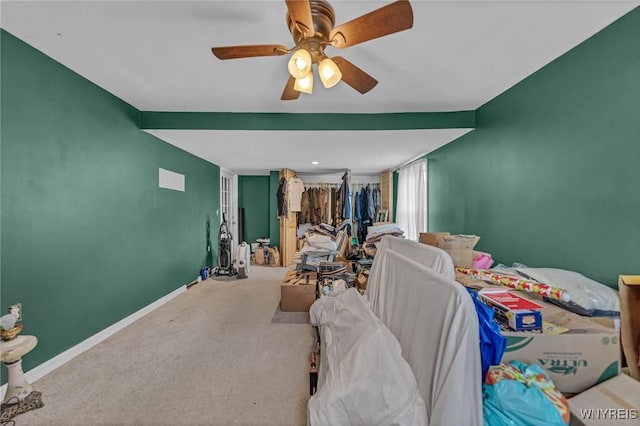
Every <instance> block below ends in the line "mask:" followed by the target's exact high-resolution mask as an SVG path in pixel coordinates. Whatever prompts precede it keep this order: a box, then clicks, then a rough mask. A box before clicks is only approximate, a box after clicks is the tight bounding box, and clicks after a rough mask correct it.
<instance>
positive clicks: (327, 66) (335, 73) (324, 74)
mask: <svg viewBox="0 0 640 426" xmlns="http://www.w3.org/2000/svg"><path fill="white" fill-rule="evenodd" d="M318 73H319V74H320V80H321V81H322V84H323V85H324V87H326V88H327V89H328V88H330V87H333V86H335V85H336V84H338V82H339V81H340V80H341V79H342V73H341V72H340V68H338V66H337V65H336V63H335V62H333V61H332V60H331V59H329V58H324V59H323V60H321V61H320V63H318Z"/></svg>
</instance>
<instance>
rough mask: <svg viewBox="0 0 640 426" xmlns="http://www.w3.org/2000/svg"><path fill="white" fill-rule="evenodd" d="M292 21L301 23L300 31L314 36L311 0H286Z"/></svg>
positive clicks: (308, 35)
mask: <svg viewBox="0 0 640 426" xmlns="http://www.w3.org/2000/svg"><path fill="white" fill-rule="evenodd" d="M285 3H287V9H289V17H290V18H291V21H293V22H296V23H298V24H299V27H300V32H301V33H303V34H304V35H305V36H307V37H311V36H313V34H314V32H315V30H314V29H313V18H312V17H311V6H310V5H309V0H285Z"/></svg>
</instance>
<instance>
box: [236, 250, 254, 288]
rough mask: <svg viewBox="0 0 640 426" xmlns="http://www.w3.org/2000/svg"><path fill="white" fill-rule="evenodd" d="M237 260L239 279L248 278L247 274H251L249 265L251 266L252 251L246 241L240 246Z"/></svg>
mask: <svg viewBox="0 0 640 426" xmlns="http://www.w3.org/2000/svg"><path fill="white" fill-rule="evenodd" d="M236 259H237V260H238V279H241V278H248V276H247V274H248V273H249V265H250V264H251V250H250V248H249V245H248V244H247V243H246V242H245V241H243V242H242V243H240V244H238V255H237V257H236Z"/></svg>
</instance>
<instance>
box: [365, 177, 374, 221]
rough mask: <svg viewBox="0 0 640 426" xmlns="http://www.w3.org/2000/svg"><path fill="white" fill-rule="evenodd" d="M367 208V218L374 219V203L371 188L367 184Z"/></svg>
mask: <svg viewBox="0 0 640 426" xmlns="http://www.w3.org/2000/svg"><path fill="white" fill-rule="evenodd" d="M367 209H368V212H369V219H371V220H374V219H375V217H376V205H375V203H374V201H373V188H371V187H370V186H369V185H367Z"/></svg>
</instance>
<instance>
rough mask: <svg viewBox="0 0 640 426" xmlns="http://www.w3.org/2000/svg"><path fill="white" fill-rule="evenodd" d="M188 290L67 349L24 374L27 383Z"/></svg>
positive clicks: (180, 290)
mask: <svg viewBox="0 0 640 426" xmlns="http://www.w3.org/2000/svg"><path fill="white" fill-rule="evenodd" d="M186 290H187V286H186V285H183V286H182V287H178V288H177V289H175V290H174V291H172V292H171V293H169V294H167V295H166V296H163V297H161V298H160V299H158V300H156V301H155V302H153V303H151V304H149V305H147V306H145V307H144V308H142V309H140V310H139V311H136V312H134V313H132V314H131V315H129V316H128V317H126V318H123V319H121V320H120V321H118V322H117V323H115V324H113V325H111V326H109V327H107V328H105V329H104V330H101V331H99V332H97V333H96V334H94V335H93V336H91V337H89V338H87V339H85V340H83V341H82V342H80V343H78V344H77V345H75V346H74V347H72V348H70V349H67V350H66V351H64V352H62V353H61V354H59V355H56V356H54V357H53V358H51V359H50V360H48V361H45V362H43V363H42V364H40V365H38V366H37V367H34V368H32V369H31V370H29V371H27V372H25V373H24V376H25V378H26V379H27V381H28V382H29V383H33V382H35V381H36V380H38V379H40V378H42V377H44V376H46V375H47V374H49V373H51V372H52V371H53V370H55V369H56V368H58V367H60V366H62V365H64V364H66V363H67V362H69V361H71V360H72V359H73V358H75V357H77V356H78V355H80V354H81V353H82V352H84V351H88V350H89V349H91V348H92V347H94V346H95V345H97V344H98V343H100V342H102V341H103V340H105V339H107V338H108V337H110V336H112V335H114V334H115V333H117V332H118V331H120V330H122V329H123V328H125V327H126V326H128V325H129V324H132V323H133V322H135V321H137V320H139V319H140V318H142V317H143V316H145V315H147V314H148V313H149V312H151V311H153V310H154V309H156V308H159V307H160V306H162V305H164V304H165V303H167V302H168V301H169V300H171V299H173V298H174V297H176V296H178V295H180V294H181V293H184V292H185V291H186ZM27 356H28V355H27ZM6 391H7V384H6V383H5V384H4V385H2V386H1V387H0V395H3V398H4V394H5V392H6Z"/></svg>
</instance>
